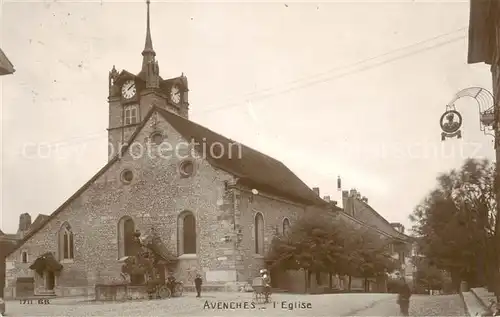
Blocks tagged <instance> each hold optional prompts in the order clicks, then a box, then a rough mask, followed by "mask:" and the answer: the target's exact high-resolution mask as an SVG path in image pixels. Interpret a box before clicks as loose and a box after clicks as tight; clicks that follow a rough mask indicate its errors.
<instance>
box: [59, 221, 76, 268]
mask: <svg viewBox="0 0 500 317" xmlns="http://www.w3.org/2000/svg"><path fill="white" fill-rule="evenodd" d="M74 250H75V245H74V242H73V231H72V230H71V226H70V225H69V224H68V223H67V222H65V223H64V224H63V225H62V226H61V229H60V230H59V259H60V260H71V259H73V258H74Z"/></svg>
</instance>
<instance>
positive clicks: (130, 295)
mask: <svg viewBox="0 0 500 317" xmlns="http://www.w3.org/2000/svg"><path fill="white" fill-rule="evenodd" d="M147 298H148V292H147V287H146V286H145V285H138V286H133V285H128V284H97V285H96V286H95V300H96V301H125V300H131V299H147Z"/></svg>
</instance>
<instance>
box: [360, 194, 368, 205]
mask: <svg viewBox="0 0 500 317" xmlns="http://www.w3.org/2000/svg"><path fill="white" fill-rule="evenodd" d="M361 200H362V201H363V202H365V203H366V204H368V198H366V197H365V196H363V198H361Z"/></svg>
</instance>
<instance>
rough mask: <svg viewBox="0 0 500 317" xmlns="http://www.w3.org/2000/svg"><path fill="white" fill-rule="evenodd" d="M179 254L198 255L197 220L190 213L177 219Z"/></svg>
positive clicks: (183, 213) (183, 214)
mask: <svg viewBox="0 0 500 317" xmlns="http://www.w3.org/2000/svg"><path fill="white" fill-rule="evenodd" d="M177 252H178V254H179V255H183V254H196V218H195V217H194V215H193V213H192V212H190V211H184V212H182V213H181V214H180V215H179V218H178V219H177Z"/></svg>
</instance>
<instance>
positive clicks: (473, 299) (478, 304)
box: [461, 287, 495, 316]
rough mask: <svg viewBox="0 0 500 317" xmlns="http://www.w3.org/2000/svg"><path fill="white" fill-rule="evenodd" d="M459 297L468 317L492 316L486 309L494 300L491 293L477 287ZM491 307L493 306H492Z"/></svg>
mask: <svg viewBox="0 0 500 317" xmlns="http://www.w3.org/2000/svg"><path fill="white" fill-rule="evenodd" d="M461 295H462V299H463V301H464V305H465V309H466V311H467V314H468V315H469V316H492V312H491V310H490V309H489V308H488V307H489V306H490V305H491V300H494V299H495V296H494V295H493V293H490V292H488V291H487V290H486V289H485V288H482V287H478V288H471V289H470V291H469V292H462V294H461ZM493 307H495V306H494V305H493Z"/></svg>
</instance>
